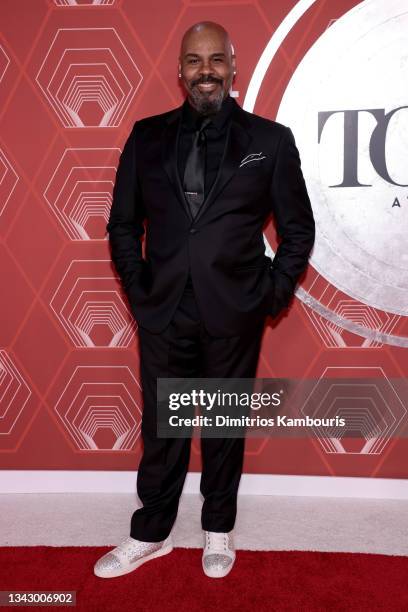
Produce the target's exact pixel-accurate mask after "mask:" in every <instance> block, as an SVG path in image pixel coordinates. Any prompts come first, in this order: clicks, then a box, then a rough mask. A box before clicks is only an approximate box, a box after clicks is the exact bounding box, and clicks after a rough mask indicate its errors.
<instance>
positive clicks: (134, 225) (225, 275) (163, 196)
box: [94, 22, 314, 578]
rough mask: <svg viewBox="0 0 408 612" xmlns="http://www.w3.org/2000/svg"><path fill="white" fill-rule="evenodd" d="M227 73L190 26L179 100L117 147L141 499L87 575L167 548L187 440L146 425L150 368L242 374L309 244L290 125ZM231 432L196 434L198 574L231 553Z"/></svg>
mask: <svg viewBox="0 0 408 612" xmlns="http://www.w3.org/2000/svg"><path fill="white" fill-rule="evenodd" d="M235 74H236V65H235V56H234V54H233V52H232V45H231V41H230V39H229V36H228V34H227V32H226V31H225V30H224V28H223V27H221V26H220V25H218V24H216V23H213V22H202V23H198V24H195V25H194V26H192V27H191V28H189V30H187V32H186V33H185V34H184V37H183V39H182V44H181V51H180V57H179V78H180V80H181V82H182V84H183V86H184V88H185V91H186V94H187V97H186V100H185V101H184V103H183V105H182V106H181V107H179V108H176V109H175V110H173V111H169V112H166V113H164V114H161V115H157V116H154V117H148V118H146V119H142V120H141V121H136V123H135V125H134V127H133V130H132V132H131V134H130V136H129V138H128V140H127V142H126V144H125V147H124V150H123V152H122V154H121V157H120V162H119V166H118V170H117V175H116V182H115V187H114V191H113V203H112V209H111V214H110V218H109V223H108V225H107V229H108V231H109V238H110V244H111V247H112V259H113V262H114V264H115V267H116V269H117V271H118V274H119V276H120V278H121V280H122V282H123V286H124V288H125V291H126V294H127V296H128V299H129V303H130V307H131V310H132V313H133V315H134V317H135V319H136V321H137V322H138V325H139V340H140V355H141V382H142V389H143V400H144V409H143V419H142V437H143V443H144V451H143V456H142V459H141V462H140V466H139V472H138V479H137V491H138V495H139V497H140V499H141V501H142V503H143V507H142V508H139V509H138V510H136V511H135V512H134V514H133V516H132V520H131V528H130V537H128V538H126V539H125V540H124V541H123V542H122V543H121V544H120V545H119V546H118V547H116V548H115V549H114V550H112V551H111V552H109V553H107V554H106V555H104V556H103V557H102V558H101V559H100V560H99V561H98V562H97V563H96V565H95V569H94V571H95V574H96V575H97V576H100V577H105V578H106V577H113V576H120V575H123V574H126V573H129V572H131V571H133V570H134V569H136V568H137V567H139V566H140V565H141V564H142V563H145V562H146V561H149V560H151V559H153V558H155V557H159V556H161V555H165V554H167V553H169V552H170V551H171V550H172V542H171V536H170V531H171V529H172V526H173V523H174V521H175V519H176V515H177V510H178V504H179V497H180V495H181V492H182V488H183V484H184V480H185V477H186V473H187V468H188V462H189V456H190V443H191V440H190V439H187V438H183V439H168V438H167V439H166V438H158V437H157V429H156V428H157V413H156V401H157V397H156V382H157V378H159V377H164V378H191V377H202V378H231V377H232V378H254V377H255V373H256V366H257V360H258V357H259V348H260V343H261V338H262V332H263V328H264V323H265V319H266V317H267V315H271V316H272V317H276V316H277V314H278V313H279V312H280V311H281V310H282V309H283V308H285V307H286V306H287V305H288V303H289V300H290V298H291V296H292V295H293V292H294V289H295V285H296V282H297V280H298V278H299V276H300V275H301V273H302V272H303V270H304V269H305V267H306V265H307V260H308V255H309V252H310V250H311V248H312V245H313V241H314V220H313V214H312V210H311V206H310V201H309V198H308V195H307V190H306V187H305V183H304V180H303V176H302V172H301V168H300V160H299V155H298V151H297V149H296V146H295V142H294V139H293V136H292V133H291V131H290V130H289V129H288V128H286V127H284V126H283V125H280V124H278V123H276V122H273V121H269V120H267V119H263V118H261V117H258V116H256V115H253V114H251V113H248V112H245V111H244V110H243V109H241V108H240V106H239V105H238V104H237V103H236V102H235V100H234V99H233V98H232V97H231V96H230V95H229V91H230V89H231V85H232V81H233V77H234V75H235ZM270 213H273V214H274V216H275V219H276V223H277V229H278V233H279V235H280V237H281V242H280V245H279V248H278V250H277V253H276V256H275V258H274V260H273V262H272V261H271V259H270V258H268V257H266V256H265V246H264V241H263V233H262V228H263V225H264V222H265V220H266V218H267V217H268V215H269V214H270ZM144 221H146V223H147V231H146V249H145V257H143V254H142V249H141V242H140V238H141V236H142V235H143V234H144V226H143V223H144ZM244 443H245V440H244V438H229V439H215V438H201V451H202V463H203V466H202V476H201V483H200V490H201V493H202V495H203V497H204V504H203V508H202V517H201V522H202V528H203V530H204V534H205V546H204V552H203V557H202V566H203V570H204V572H205V574H206V575H207V576H210V577H222V576H225V575H227V574H228V572H229V571H230V570H231V568H232V566H233V563H234V560H235V551H234V545H233V540H232V530H233V527H234V523H235V517H236V505H237V491H238V485H239V481H240V477H241V472H242V463H243V456H244Z"/></svg>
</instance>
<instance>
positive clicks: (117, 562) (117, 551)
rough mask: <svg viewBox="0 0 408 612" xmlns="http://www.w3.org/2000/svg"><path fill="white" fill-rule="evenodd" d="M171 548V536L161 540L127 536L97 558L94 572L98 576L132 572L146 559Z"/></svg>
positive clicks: (109, 576)
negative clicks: (144, 540)
mask: <svg viewBox="0 0 408 612" xmlns="http://www.w3.org/2000/svg"><path fill="white" fill-rule="evenodd" d="M172 550H173V542H172V539H171V536H168V537H167V538H166V539H165V540H163V541H162V542H142V541H141V540H135V539H134V538H131V537H128V538H126V539H125V540H123V542H121V543H120V544H119V546H117V547H116V548H114V549H113V550H111V551H110V552H108V553H106V555H104V556H103V557H101V558H100V559H98V561H97V562H96V563H95V565H94V574H95V576H98V577H99V578H116V577H117V576H123V575H125V574H129V573H130V572H133V570H135V569H137V568H138V567H140V566H141V565H143V563H146V561H150V560H151V559H156V558H157V557H162V556H163V555H167V554H168V553H169V552H171V551H172Z"/></svg>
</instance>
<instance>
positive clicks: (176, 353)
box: [130, 283, 264, 542]
mask: <svg viewBox="0 0 408 612" xmlns="http://www.w3.org/2000/svg"><path fill="white" fill-rule="evenodd" d="M263 327H264V322H262V323H260V324H257V325H256V326H255V327H254V328H253V329H250V330H247V331H246V332H245V333H244V334H243V335H240V336H234V337H232V338H214V337H212V336H210V335H209V334H208V332H207V331H206V329H205V327H204V325H203V323H202V320H201V317H200V313H199V311H198V307H197V303H196V300H195V298H194V292H193V288H192V285H191V284H190V283H188V284H187V286H186V289H185V292H184V294H183V296H182V298H181V300H180V302H179V305H178V307H177V309H176V311H175V314H174V316H173V319H172V321H171V322H170V324H169V325H168V327H167V328H166V329H165V330H164V332H162V333H160V334H152V333H150V332H149V331H147V330H145V329H142V328H139V343H140V360H141V361H140V372H141V382H142V393H143V402H144V407H143V417H142V427H141V431H142V439H143V445H144V450H143V455H142V458H141V461H140V465H139V472H138V477H137V493H138V496H139V498H140V500H141V501H142V503H143V507H142V508H139V509H138V510H136V511H135V512H134V513H133V515H132V518H131V529H130V535H131V537H133V538H135V539H137V540H143V541H145V542H159V541H161V540H164V539H165V538H166V537H167V536H168V535H169V533H170V531H171V529H172V527H173V524H174V521H175V519H176V516H177V510H178V505H179V499H180V495H181V492H182V489H183V485H184V481H185V478H186V475H187V469H188V464H189V459H190V447H191V439H188V438H158V437H157V412H156V411H157V390H156V384H157V382H156V381H157V378H160V377H164V378H187V377H189V378H254V377H255V373H256V367H257V362H258V357H259V349H260V343H261V338H262V333H263ZM244 447H245V438H222V439H220V438H201V456H202V475H201V481H200V491H201V493H202V495H203V497H204V503H203V507H202V514H201V524H202V528H203V529H204V530H206V531H217V532H229V531H231V530H232V529H233V527H234V524H235V518H236V511H237V493H238V485H239V482H240V478H241V473H242V465H243V458H244Z"/></svg>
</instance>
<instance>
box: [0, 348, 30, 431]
mask: <svg viewBox="0 0 408 612" xmlns="http://www.w3.org/2000/svg"><path fill="white" fill-rule="evenodd" d="M31 394H32V392H31V389H30V387H29V386H28V383H27V382H26V381H25V380H24V378H23V376H22V374H21V372H19V370H18V369H17V367H16V365H15V363H14V362H13V360H12V359H11V357H10V355H9V354H8V353H7V352H6V351H5V350H0V436H5V437H8V436H11V434H12V432H13V430H14V428H15V427H16V425H17V423H18V421H19V420H20V419H21V417H22V414H23V412H24V409H25V407H26V405H27V402H28V400H29V399H30V397H31Z"/></svg>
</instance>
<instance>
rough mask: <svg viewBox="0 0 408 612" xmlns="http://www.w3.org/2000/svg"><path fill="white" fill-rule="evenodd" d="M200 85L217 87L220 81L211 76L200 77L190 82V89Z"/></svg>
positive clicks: (220, 83)
mask: <svg viewBox="0 0 408 612" xmlns="http://www.w3.org/2000/svg"><path fill="white" fill-rule="evenodd" d="M202 83H217V84H218V85H222V79H217V78H216V77H213V76H211V75H208V76H202V77H200V78H199V79H196V80H195V81H191V87H195V86H196V85H201V84H202Z"/></svg>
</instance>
